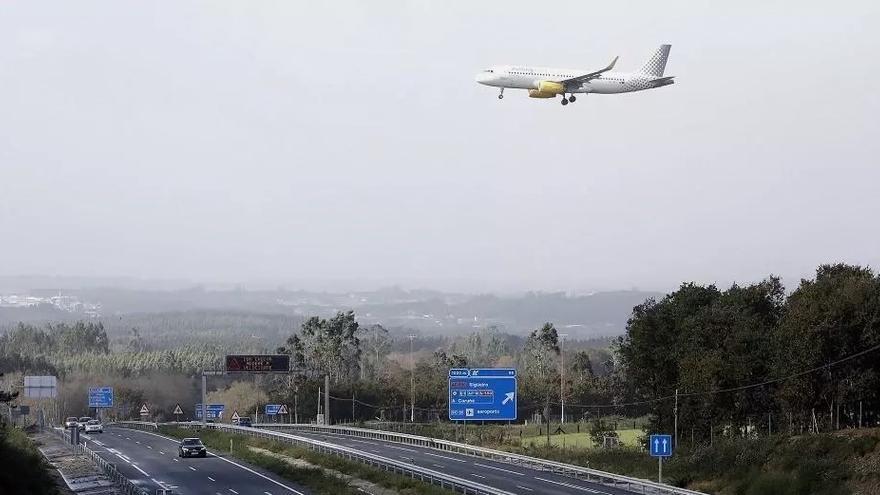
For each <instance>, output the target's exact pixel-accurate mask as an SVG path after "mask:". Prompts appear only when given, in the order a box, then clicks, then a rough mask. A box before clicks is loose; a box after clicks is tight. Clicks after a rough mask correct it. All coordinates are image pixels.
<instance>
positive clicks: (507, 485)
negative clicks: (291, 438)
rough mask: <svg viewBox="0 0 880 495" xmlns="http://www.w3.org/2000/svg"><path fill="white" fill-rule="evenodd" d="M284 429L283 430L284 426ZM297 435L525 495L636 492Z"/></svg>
mask: <svg viewBox="0 0 880 495" xmlns="http://www.w3.org/2000/svg"><path fill="white" fill-rule="evenodd" d="M280 431H283V430H280ZM285 433H290V434H293V435H297V436H302V437H307V438H314V439H317V440H322V441H325V442H330V443H334V444H338V445H344V446H346V447H351V448H354V449H358V450H361V451H363V452H367V453H373V454H376V455H380V456H383V457H389V458H392V459H398V460H404V461H407V462H411V463H414V464H417V465H419V466H422V467H427V468H429V469H435V470H437V471H441V472H444V473H449V474H451V475H454V476H458V477H460V478H466V479H471V480H474V481H477V482H479V483H482V484H484V485H489V486H492V487H494V488H500V489H502V490H505V491H508V492H511V493H516V494H522V495H530V494H533V495H539V494H541V495H544V494H546V495H570V494H579V495H583V494H585V493H592V494H596V495H632V492H628V491H625V490H621V489H618V488H612V487H609V486H605V485H600V484H597V483H590V482H587V481H583V480H576V479H573V478H568V477H566V476H560V475H557V474H553V473H550V472H547V471H538V470H535V469H531V468H527V467H523V466H515V465H512V464H505V463H501V462H495V461H492V460H489V459H483V458H478V457H471V456H467V455H462V454H456V453H452V452H447V451H441V450H436V449H431V448H427V447H420V446H416V445H409V444H398V443H394V442H386V441H382V440H374V439H367V438H359V437H353V436H348V435H340V434H335V433H324V432H321V433H317V432H302V431H286V432H285Z"/></svg>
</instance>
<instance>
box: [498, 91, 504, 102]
mask: <svg viewBox="0 0 880 495" xmlns="http://www.w3.org/2000/svg"><path fill="white" fill-rule="evenodd" d="M498 99H499V100H503V99H504V88H501V93H500V94H499V95H498Z"/></svg>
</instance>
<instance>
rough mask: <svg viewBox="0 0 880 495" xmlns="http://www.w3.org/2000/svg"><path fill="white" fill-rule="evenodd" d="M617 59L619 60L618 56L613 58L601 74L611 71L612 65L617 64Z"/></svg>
mask: <svg viewBox="0 0 880 495" xmlns="http://www.w3.org/2000/svg"><path fill="white" fill-rule="evenodd" d="M619 58H620V56H617V57H614V60H612V61H611V63H610V64H608V67H605V68H604V69H602V72H605V71H608V70H611V69H613V68H614V64H616V63H617V59H619Z"/></svg>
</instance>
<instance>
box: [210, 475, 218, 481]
mask: <svg viewBox="0 0 880 495" xmlns="http://www.w3.org/2000/svg"><path fill="white" fill-rule="evenodd" d="M208 479H209V480H211V481H217V480H215V479H214V478H212V477H210V476H208Z"/></svg>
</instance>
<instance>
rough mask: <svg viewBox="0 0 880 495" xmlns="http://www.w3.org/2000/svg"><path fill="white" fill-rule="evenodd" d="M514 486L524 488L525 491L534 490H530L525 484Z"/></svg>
mask: <svg viewBox="0 0 880 495" xmlns="http://www.w3.org/2000/svg"><path fill="white" fill-rule="evenodd" d="M516 487H517V488H519V489H520V490H525V491H527V492H533V491H535V490H532V489H531V488H529V487H527V486H522V485H516Z"/></svg>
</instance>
